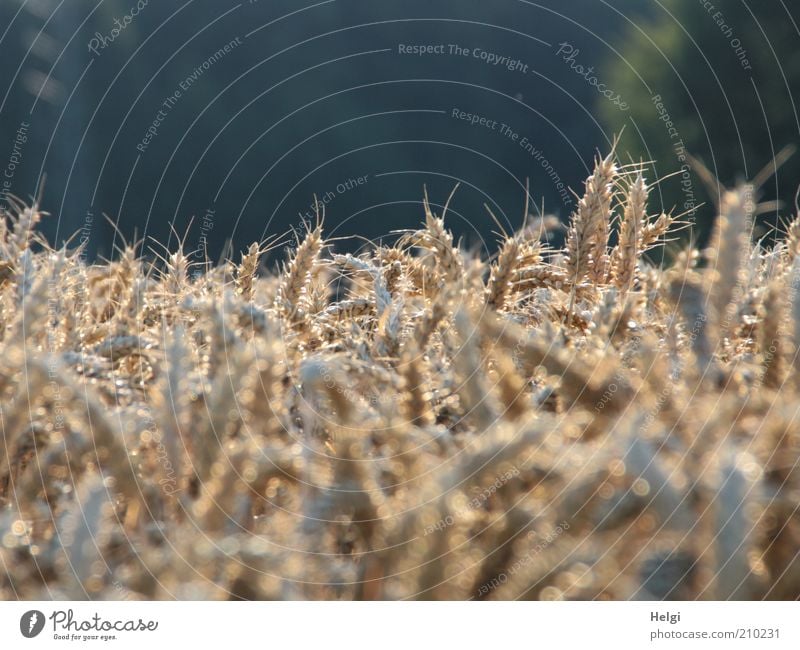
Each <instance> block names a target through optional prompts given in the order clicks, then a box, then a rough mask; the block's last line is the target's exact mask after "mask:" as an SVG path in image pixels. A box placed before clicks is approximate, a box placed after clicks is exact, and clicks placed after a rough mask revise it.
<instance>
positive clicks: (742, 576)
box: [0, 154, 800, 600]
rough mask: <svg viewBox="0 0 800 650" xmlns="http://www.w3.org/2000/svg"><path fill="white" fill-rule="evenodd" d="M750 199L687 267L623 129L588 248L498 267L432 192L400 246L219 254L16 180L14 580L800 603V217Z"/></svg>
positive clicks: (7, 250) (11, 235) (533, 254)
mask: <svg viewBox="0 0 800 650" xmlns="http://www.w3.org/2000/svg"><path fill="white" fill-rule="evenodd" d="M748 192H749V190H748V189H747V187H744V186H743V187H738V188H734V189H732V190H730V191H728V192H727V193H725V194H724V196H723V200H722V203H721V205H720V216H719V218H718V220H717V224H716V226H715V231H714V236H713V238H712V242H711V244H710V247H709V250H708V251H706V254H705V260H704V261H703V262H702V263H701V262H700V261H699V255H698V253H697V251H694V250H692V249H685V250H683V251H679V252H678V253H677V254H675V255H674V256H673V263H672V265H671V266H670V267H667V268H663V267H657V266H654V265H653V264H652V263H651V262H650V261H649V260H648V258H647V256H646V255H645V253H646V251H647V250H649V249H651V248H652V247H654V246H657V245H659V244H660V243H661V242H662V241H664V240H665V239H666V238H667V237H669V235H670V233H671V232H672V229H673V227H674V223H675V222H674V220H673V219H672V217H671V216H669V215H665V214H660V215H657V216H648V212H647V199H648V184H647V182H646V181H645V177H644V170H643V168H641V167H638V166H633V167H631V166H628V167H621V166H619V165H618V164H617V162H616V160H615V158H614V156H613V154H612V155H609V156H607V157H605V158H598V160H597V162H596V166H595V169H594V171H593V172H592V174H591V176H590V177H589V178H588V179H587V181H586V187H585V194H584V196H583V197H582V198H581V199H580V201H579V204H578V208H577V210H576V212H575V214H574V215H573V217H572V221H571V224H570V227H569V231H568V235H567V238H566V243H565V248H564V250H557V249H553V248H551V247H550V246H549V245H548V244H545V243H542V242H540V241H539V240H538V238H537V237H536V234H535V233H534V232H533V231H532V230H531V229H530V228H526V229H523V230H522V231H520V232H518V233H513V234H511V235H509V236H506V237H505V238H504V239H503V241H501V243H500V246H499V253H498V255H497V257H496V259H495V260H494V261H493V262H489V261H485V260H481V259H477V258H476V257H475V256H474V255H470V254H468V253H466V252H464V251H462V250H461V249H460V248H459V246H458V245H457V244H456V243H455V242H454V240H453V236H452V234H451V232H450V231H449V229H448V226H447V223H446V209H445V210H443V211H442V215H441V216H437V215H436V214H435V213H434V211H433V208H432V207H431V203H430V202H429V200H428V198H427V195H426V196H425V201H424V214H423V218H424V221H423V224H422V225H421V227H420V228H419V229H418V230H416V231H414V232H412V233H409V234H407V235H405V236H404V237H402V238H401V239H400V240H399V241H398V242H397V244H396V245H395V246H376V247H374V248H373V249H372V250H368V251H366V252H364V253H363V254H361V255H359V256H354V255H336V254H332V253H331V252H330V248H331V245H330V244H331V243H330V242H327V241H326V240H325V238H324V233H323V228H322V223H321V220H319V222H318V223H317V224H314V225H310V226H308V228H306V231H305V232H304V233H303V234H302V235H300V236H299V237H298V243H297V245H296V246H295V247H294V249H293V250H291V251H289V252H288V253H287V262H286V264H285V266H284V267H283V268H282V269H281V270H279V271H270V270H267V269H265V268H264V266H263V264H262V258H263V254H264V253H265V251H266V248H267V246H265V245H264V244H259V243H256V244H253V245H251V246H250V247H249V248H248V249H247V251H246V252H245V253H244V254H243V255H242V257H241V259H240V261H239V263H238V264H235V263H233V262H228V263H226V264H223V265H222V266H220V267H218V268H205V269H202V272H200V273H197V272H190V270H191V269H190V264H189V260H188V258H187V256H186V255H185V254H184V253H183V252H182V248H181V247H179V248H178V249H177V250H176V251H172V252H170V251H165V252H164V253H163V255H160V257H161V258H162V260H161V262H160V263H159V261H158V260H147V259H144V258H142V257H140V253H139V251H138V249H137V247H136V246H126V247H125V248H124V249H123V250H122V251H120V255H119V256H118V259H116V260H115V261H112V262H110V263H106V264H92V265H89V264H87V263H86V262H85V261H83V260H82V258H81V256H79V255H76V254H74V252H73V251H67V250H64V249H62V250H52V249H51V248H50V247H48V246H47V245H46V244H45V243H44V242H42V241H40V238H39V239H37V238H35V237H34V234H33V231H34V229H35V227H36V225H37V223H38V222H39V220H40V218H41V213H40V211H39V208H38V206H36V205H33V206H30V207H27V206H24V205H22V204H21V203H12V205H11V207H10V212H8V213H4V214H3V216H2V218H1V219H0V333H1V334H0V348H2V350H1V351H0V427H2V436H3V444H2V445H0V566H2V567H3V568H2V570H0V598H5V599H12V598H27V599H47V598H86V597H89V598H97V599H118V598H149V599H153V598H155V599H160V598H194V599H197V598H200V599H204V598H209V599H226V598H228V599H241V598H248V599H249V598H255V599H277V598H310V599H380V598H437V599H439V598H441V599H470V598H471V599H481V600H484V599H486V600H489V599H511V598H514V599H516V598H531V599H589V598H591V599H595V598H598V599H626V598H689V599H694V598H707V599H713V598H752V599H760V598H773V599H780V598H791V599H796V598H800V559H798V555H797V548H798V547H800V518H799V515H798V508H797V504H798V495H799V494H800V470H799V469H798V460H800V437H799V435H800V434H798V427H797V421H796V410H797V405H798V399H800V392H798V391H800V385H799V384H798V382H797V380H796V376H797V369H798V368H800V362H799V361H798V356H799V355H798V354H797V351H798V350H800V308H798V304H800V301H798V299H797V295H796V294H797V290H798V288H800V279H799V278H800V270H799V269H800V263H799V262H798V256H797V250H798V242H797V240H798V233H799V232H800V228H798V226H797V221H794V222H792V225H790V226H789V228H788V229H787V230H788V235H787V239H786V242H785V243H784V242H778V243H777V244H775V246H774V248H772V249H770V250H767V249H764V248H763V246H762V245H760V244H756V245H754V244H753V243H751V242H750V241H749V240H748V238H747V237H746V236H743V235H742V233H743V232H744V231H745V228H746V224H747V222H748V219H749V218H750V216H751V214H752V205H751V203H750V199H749V195H748ZM615 224H616V226H615ZM615 227H616V230H617V232H616V233H614V230H615Z"/></svg>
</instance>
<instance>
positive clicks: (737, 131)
mask: <svg viewBox="0 0 800 650" xmlns="http://www.w3.org/2000/svg"><path fill="white" fill-rule="evenodd" d="M656 5H657V8H656V11H655V12H654V13H653V14H652V15H650V16H649V17H646V18H644V19H643V20H641V21H639V22H638V23H636V24H629V25H628V27H627V29H626V31H625V34H624V36H623V38H622V39H621V40H620V46H619V48H618V49H619V56H611V57H609V58H608V60H607V62H606V64H605V65H604V67H603V74H604V75H605V76H606V77H607V79H608V84H609V86H611V87H613V88H615V89H616V90H617V91H619V92H620V93H621V95H622V96H623V97H624V98H625V100H626V101H627V102H628V103H629V104H630V106H631V108H630V111H629V114H628V115H621V114H620V113H619V111H615V110H613V109H612V107H609V106H608V105H607V104H604V103H601V104H600V105H599V110H600V113H601V115H602V116H603V120H604V123H605V124H606V126H607V127H608V128H609V129H612V130H615V131H618V130H620V129H621V128H622V127H623V126H624V134H623V136H622V140H621V143H620V147H619V149H620V153H621V154H622V155H623V156H624V157H627V156H630V157H631V158H632V159H634V160H640V159H642V160H655V161H657V164H656V173H657V175H658V176H659V177H661V176H666V175H668V174H673V173H675V172H681V168H682V167H684V164H686V165H688V167H684V169H683V173H677V174H676V175H675V176H673V177H672V178H670V179H667V180H665V181H664V182H663V183H662V184H661V186H660V198H661V201H662V203H663V207H664V209H667V210H669V209H670V208H672V207H673V206H676V212H683V211H684V210H686V209H688V208H690V207H691V202H694V203H695V204H700V203H703V202H705V203H706V204H707V205H706V206H705V207H704V208H701V209H700V210H698V211H697V214H696V217H697V219H696V220H697V228H696V235H697V237H698V239H700V240H701V241H704V240H705V238H706V237H707V235H708V232H709V229H710V225H711V223H712V219H711V217H712V215H713V206H714V205H715V203H716V199H715V197H714V196H713V194H711V193H709V191H708V190H707V188H706V186H705V185H704V184H703V183H702V181H701V180H700V178H699V176H698V174H697V169H696V167H695V166H694V165H693V164H692V163H691V161H688V160H687V162H686V163H684V161H683V160H681V158H680V154H681V150H680V147H681V143H682V145H684V146H685V149H686V151H687V152H688V153H691V154H692V155H693V156H695V157H696V158H698V159H700V160H701V161H702V162H703V163H704V164H705V166H707V167H708V169H709V170H710V171H711V172H712V173H713V174H714V175H715V176H716V177H717V178H718V179H719V180H720V181H721V182H722V183H723V184H725V185H728V186H729V185H731V184H733V183H734V182H735V181H736V180H737V179H744V178H747V179H748V180H749V179H752V178H753V177H754V176H755V174H757V173H758V172H759V171H760V170H761V169H762V168H763V167H764V166H765V165H768V164H769V163H770V161H771V160H772V159H773V158H774V157H775V155H776V154H777V153H778V151H780V150H781V149H782V148H783V147H785V146H787V145H796V144H797V143H798V137H799V136H800V120H799V119H798V111H800V106H798V104H799V103H800V93H799V92H798V91H799V90H800V38H799V37H800V31H799V30H798V23H800V3H798V2H786V1H784V0H762V1H761V2H743V1H741V0H713V2H705V1H696V0H695V1H691V2H687V1H685V0H661V1H660V2H658V3H656ZM667 118H669V119H671V121H672V122H673V125H674V130H673V131H672V132H670V129H669V125H668V124H667V122H666V119H667ZM687 178H688V179H689V180H688V182H687ZM798 183H800V155H798V154H795V155H793V156H792V157H791V158H790V159H789V161H788V162H787V163H786V164H785V165H784V166H783V167H782V168H781V169H779V170H778V171H777V173H776V174H775V176H774V177H772V178H771V179H770V180H769V181H768V182H767V183H766V184H765V186H764V187H763V191H762V193H761V197H760V198H761V199H762V200H773V199H779V200H780V201H781V202H782V203H783V206H782V207H781V208H780V209H779V210H771V211H768V212H767V213H765V214H763V215H761V217H760V224H759V227H758V228H757V232H756V235H759V234H761V233H764V232H766V231H768V230H769V229H770V228H771V227H772V226H774V225H775V224H776V222H778V221H779V218H780V216H784V217H785V216H787V215H788V214H790V213H793V211H794V197H795V192H796V191H797V187H798Z"/></svg>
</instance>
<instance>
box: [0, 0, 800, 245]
mask: <svg viewBox="0 0 800 650" xmlns="http://www.w3.org/2000/svg"><path fill="white" fill-rule="evenodd" d="M799 22H800V3H798V2H795V1H794V0H792V2H789V0H761V1H760V2H758V3H755V2H749V3H748V2H744V1H741V0H715V1H714V2H713V3H711V2H704V1H699V2H698V1H693V0H673V1H668V0H660V1H656V0H624V1H623V0H608V1H604V0H571V1H570V2H563V0H559V1H556V0H542V1H540V2H528V1H523V0H497V1H495V2H491V3H490V2H487V1H486V0H425V1H419V0H404V1H402V2H401V1H399V0H398V1H393V2H380V3H378V2H374V1H368V0H327V1H319V0H305V1H303V2H301V1H300V0H292V1H291V2H290V1H288V0H251V1H247V0H246V1H244V2H241V3H236V2H225V1H220V0H188V1H176V2H168V1H163V0H161V1H159V2H156V0H149V1H147V0H99V1H96V2H95V1H89V0H69V1H67V2H60V1H59V0H25V1H23V0H0V61H2V64H0V102H1V103H0V168H1V169H0V175H2V176H0V191H2V194H0V200H1V199H3V198H4V197H5V196H6V195H7V194H13V195H15V196H19V197H21V198H23V199H29V198H30V197H31V196H33V195H34V194H35V193H36V192H37V188H38V187H39V185H40V184H41V182H42V178H43V176H44V175H46V182H45V183H44V190H43V200H42V205H43V207H44V209H45V210H47V211H48V212H50V213H51V217H50V218H49V220H48V221H47V222H46V223H45V226H44V230H45V233H46V235H47V236H48V237H49V238H50V240H51V241H53V242H57V243H61V242H62V241H63V240H65V239H66V238H68V237H70V236H72V235H75V234H76V233H77V236H76V237H75V239H74V240H73V241H74V242H75V243H77V242H78V241H84V242H85V244H86V246H87V248H88V250H89V252H90V254H91V255H96V254H101V255H109V254H110V253H111V250H112V246H113V244H114V243H115V233H114V229H113V228H112V226H111V225H110V224H108V223H107V222H106V221H105V218H104V216H103V215H108V216H109V217H110V218H111V219H112V220H113V221H114V222H115V223H116V224H118V227H119V230H120V231H121V232H122V233H123V234H124V235H125V236H126V237H129V238H130V237H132V236H133V234H134V233H136V234H137V235H138V236H139V237H154V238H156V239H158V240H159V241H162V242H165V243H169V241H170V238H172V240H171V241H172V245H174V235H173V234H172V232H173V230H172V229H173V227H174V230H175V232H177V233H179V234H180V235H181V236H183V235H184V234H185V233H186V232H187V228H188V226H189V223H190V222H191V223H192V226H191V228H190V229H189V231H188V234H187V235H186V244H187V246H188V247H189V248H191V249H194V248H197V247H200V246H202V245H203V244H207V246H208V251H209V255H210V256H212V257H217V256H219V255H220V254H221V253H222V251H223V249H224V247H225V245H226V243H227V242H231V243H232V245H233V246H234V248H236V249H240V248H243V247H244V246H246V245H247V244H248V243H249V242H251V241H254V240H258V239H261V238H262V237H264V236H265V235H269V234H276V233H282V232H285V231H287V230H288V229H289V228H291V227H297V226H298V225H299V224H300V222H301V220H302V219H303V218H304V217H305V218H309V217H310V216H311V215H312V214H313V209H312V207H313V202H314V196H315V195H316V196H317V199H318V200H319V201H322V202H324V203H325V209H326V226H327V228H326V230H327V233H328V235H333V236H341V237H351V238H352V239H350V240H343V241H342V243H341V246H342V247H350V248H356V247H357V246H358V245H359V241H360V239H359V238H367V239H374V238H379V237H382V236H386V235H387V233H390V232H391V231H393V230H396V229H401V228H410V227H413V226H415V225H416V224H418V223H419V221H420V220H421V219H422V216H423V215H422V209H421V199H422V196H423V186H427V189H428V193H429V195H430V197H431V201H432V203H434V204H435V205H441V204H443V203H444V202H445V200H446V198H447V196H448V194H449V193H450V191H451V190H452V188H453V186H454V185H455V183H456V182H460V184H461V185H460V189H459V190H458V192H457V194H456V195H455V197H454V199H453V202H452V203H451V206H450V210H451V211H450V213H449V215H450V216H449V218H448V223H449V225H450V226H451V227H452V228H453V229H454V230H455V231H456V232H457V233H458V234H459V236H461V237H463V238H464V240H465V241H466V242H467V243H468V244H470V245H487V246H489V247H491V246H492V245H493V243H492V242H493V235H492V231H493V230H496V225H495V224H494V223H493V222H492V220H491V218H490V217H489V215H488V213H487V211H486V209H485V208H484V204H487V205H488V206H490V207H491V209H492V211H493V212H494V213H495V214H496V215H497V216H498V217H499V219H500V220H501V221H502V222H503V224H504V226H505V227H506V228H516V227H519V225H520V224H521V222H522V218H523V208H524V204H525V185H526V180H527V179H529V181H530V187H531V195H532V198H533V200H534V202H535V204H536V208H532V211H533V212H536V211H537V210H541V209H544V211H545V212H547V213H554V214H557V215H559V216H560V217H561V218H563V219H566V218H567V217H568V216H569V214H570V212H571V211H572V209H573V208H574V200H573V199H572V196H571V194H570V193H569V192H568V190H567V189H566V188H568V187H569V188H573V189H574V190H576V191H578V192H580V191H581V189H582V181H583V179H584V178H585V177H586V175H587V173H588V172H589V170H590V167H591V162H592V158H593V156H594V154H595V151H596V150H597V149H598V148H599V149H600V150H601V151H603V152H606V151H607V150H608V149H609V148H610V145H611V142H612V140H613V138H614V134H615V133H618V132H620V131H622V134H623V135H622V140H621V142H620V145H619V153H620V156H621V157H622V159H623V160H635V161H639V160H645V161H647V160H655V161H657V164H656V165H654V166H653V167H652V168H651V173H650V180H651V181H652V180H654V179H656V178H659V177H663V176H667V175H669V174H675V175H674V176H671V177H670V178H668V179H667V180H665V181H664V182H662V183H661V184H660V185H659V186H658V191H657V192H656V193H655V195H654V202H653V205H651V210H652V211H656V210H660V209H663V210H669V209H672V208H673V207H674V209H675V211H676V212H684V211H688V212H689V214H688V215H687V216H688V218H690V219H691V220H693V221H694V222H695V223H696V228H695V232H696V234H697V236H698V237H699V238H701V239H702V237H703V236H704V233H706V232H707V230H708V227H709V224H710V222H711V220H712V219H713V215H714V208H713V198H714V197H713V196H709V194H708V193H707V190H706V188H705V186H704V185H703V183H702V182H701V180H700V178H699V176H698V174H697V170H696V169H695V166H694V164H693V163H691V162H687V161H688V159H684V158H683V157H682V155H683V153H684V150H685V152H686V153H691V154H693V155H694V156H696V157H697V158H699V159H701V160H702V161H703V162H704V163H705V164H706V165H707V166H708V168H709V169H710V170H711V171H712V173H714V174H715V175H716V176H717V177H718V178H719V179H720V180H722V181H723V182H725V183H731V182H733V181H735V180H736V179H737V177H739V176H742V177H744V176H747V177H752V176H754V175H755V174H756V172H758V171H759V170H760V169H761V168H762V167H763V166H764V165H767V164H768V163H769V162H770V160H771V159H772V158H773V157H774V155H775V154H776V153H777V151H778V150H780V149H781V148H782V147H784V146H785V145H787V144H794V143H797V142H798V138H799V137H800V120H798V107H797V104H798V103H800V93H798V88H800V31H799V30H798V23H799ZM451 45H453V46H458V47H459V48H465V49H466V52H467V53H466V54H463V53H462V51H461V50H457V49H456V48H451V47H450V46H451ZM400 46H403V47H402V49H403V50H404V52H401V51H400V50H401V47H400ZM410 46H438V47H436V48H435V49H434V51H432V52H429V53H423V54H422V55H418V54H411V53H408V52H407V51H408V49H409V48H410ZM502 57H505V58H502ZM498 60H499V61H500V63H499V64H496V63H497V62H498ZM454 109H458V110H459V111H463V112H464V113H459V115H466V114H471V115H477V116H478V117H483V118H485V120H484V123H483V124H481V123H478V124H474V125H473V124H471V123H470V122H469V121H468V120H469V119H470V118H469V117H467V118H466V119H459V118H458V117H455V116H454ZM668 122H671V125H670V124H668ZM502 124H506V125H507V126H508V129H507V130H503V129H502V126H501V125H502ZM359 179H360V181H359ZM799 181H800V156H798V155H795V156H794V157H793V158H792V159H791V160H790V161H789V162H788V163H787V164H786V165H785V166H784V167H783V168H782V169H781V170H780V171H779V172H778V173H777V174H776V176H775V177H773V178H772V179H771V180H770V181H769V183H767V184H766V185H765V186H764V188H763V193H762V199H764V200H772V199H779V200H781V201H782V202H783V207H782V208H780V210H772V211H769V212H767V213H765V214H763V215H762V216H761V217H760V219H761V221H762V224H761V227H762V229H766V228H767V227H768V226H769V224H774V223H776V220H777V219H778V218H779V216H784V217H785V216H788V215H789V214H790V213H791V212H793V210H794V208H793V202H794V194H795V191H796V189H797V185H798V182H799ZM703 203H705V205H704V206H703V207H700V208H699V209H696V210H695V208H696V207H697V206H699V205H701V204H703ZM117 241H118V240H117ZM348 242H349V243H348Z"/></svg>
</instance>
